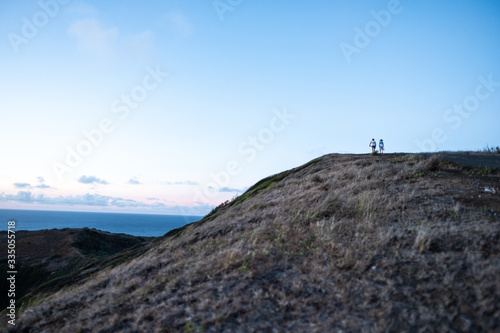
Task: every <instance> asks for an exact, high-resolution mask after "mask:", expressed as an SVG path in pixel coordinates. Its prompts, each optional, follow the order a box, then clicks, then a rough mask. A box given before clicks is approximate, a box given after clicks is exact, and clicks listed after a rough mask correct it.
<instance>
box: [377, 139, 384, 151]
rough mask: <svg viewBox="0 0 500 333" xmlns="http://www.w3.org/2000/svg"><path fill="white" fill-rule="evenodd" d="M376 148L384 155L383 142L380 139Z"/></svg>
mask: <svg viewBox="0 0 500 333" xmlns="http://www.w3.org/2000/svg"><path fill="white" fill-rule="evenodd" d="M378 147H379V148H380V153H381V154H383V153H384V140H382V139H380V142H379V143H378Z"/></svg>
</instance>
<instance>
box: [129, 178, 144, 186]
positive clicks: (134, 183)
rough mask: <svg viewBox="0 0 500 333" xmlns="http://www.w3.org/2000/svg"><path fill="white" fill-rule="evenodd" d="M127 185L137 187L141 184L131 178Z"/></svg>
mask: <svg viewBox="0 0 500 333" xmlns="http://www.w3.org/2000/svg"><path fill="white" fill-rule="evenodd" d="M127 184H130V185H139V184H141V182H140V181H139V180H137V178H136V177H132V178H130V179H129V181H128V182H127Z"/></svg>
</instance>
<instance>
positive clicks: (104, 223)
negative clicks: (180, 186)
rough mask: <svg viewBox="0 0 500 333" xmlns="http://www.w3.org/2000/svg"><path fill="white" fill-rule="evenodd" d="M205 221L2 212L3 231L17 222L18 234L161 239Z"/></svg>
mask: <svg viewBox="0 0 500 333" xmlns="http://www.w3.org/2000/svg"><path fill="white" fill-rule="evenodd" d="M202 218H203V217H202V216H180V215H149V214H119V213H84V212H57V211H41V210H13V209H0V230H7V226H8V222H9V221H15V222H16V228H15V230H16V231H19V230H43V229H63V228H85V227H88V228H95V229H98V230H103V231H109V232H113V233H123V234H129V235H134V236H153V237H158V236H163V235H164V234H166V233H167V232H169V231H170V230H172V229H175V228H179V227H182V226H184V225H186V224H188V223H191V222H195V221H199V220H201V219H202Z"/></svg>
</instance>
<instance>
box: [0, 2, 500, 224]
mask: <svg viewBox="0 0 500 333" xmlns="http://www.w3.org/2000/svg"><path fill="white" fill-rule="evenodd" d="M0 22H1V23H0V117H1V118H0V142H1V143H0V170H1V171H0V209H39V210H61V211H94V212H123V213H148V214H176V215H205V214H206V213H208V212H210V210H211V209H213V208H214V206H216V205H218V204H220V203H221V202H224V201H226V200H230V199H231V198H234V197H235V196H237V195H239V194H241V193H243V192H244V191H245V190H246V189H247V188H248V187H250V186H251V185H253V184H254V183H255V182H257V181H258V180H260V179H262V178H264V177H266V176H269V175H272V174H276V173H278V172H281V171H284V170H287V169H291V168H294V167H297V166H299V165H302V164H304V163H306V162H308V161H310V160H312V159H314V158H316V157H319V156H322V155H324V154H328V153H355V154H363V153H369V152H370V151H371V150H370V148H369V147H368V144H369V142H370V141H371V139H372V138H374V139H376V140H377V141H379V140H380V139H383V140H384V142H385V148H386V153H394V152H408V153H410V152H423V151H443V150H453V151H455V150H481V149H483V148H485V147H486V146H490V147H491V146H495V147H496V146H498V145H500V131H499V124H500V112H499V111H500V61H499V59H500V38H498V37H499V35H498V31H500V2H498V1H495V0H491V1H487V0H483V1H473V0H440V1H431V0H427V1H426V0H400V1H397V0H390V1H378V0H377V1H361V0H353V1H341V0H316V1H272V2H271V1H259V0H254V1H248V0H214V1H212V0H210V1H194V0H183V1H180V0H163V1H147V2H145V1H132V0H120V1H117V0H110V1H106V2H104V1H93V0H86V1H78V0H40V1H32V0H27V1H15V0H0Z"/></svg>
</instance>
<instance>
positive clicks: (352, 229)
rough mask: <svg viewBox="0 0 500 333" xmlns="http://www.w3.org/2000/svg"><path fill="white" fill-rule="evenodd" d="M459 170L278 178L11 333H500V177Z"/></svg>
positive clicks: (376, 165) (342, 164)
mask: <svg viewBox="0 0 500 333" xmlns="http://www.w3.org/2000/svg"><path fill="white" fill-rule="evenodd" d="M463 154H464V155H467V156H466V159H469V160H471V159H472V160H474V159H481V158H482V157H483V156H484V155H480V154H478V155H475V154H465V153H463ZM494 159H496V161H497V163H498V159H499V157H498V156H495V157H494ZM449 160H450V159H447V158H446V155H437V154H433V155H429V156H424V155H404V154H391V155H383V156H381V155H378V156H370V155H335V154H332V155H326V156H323V157H321V158H318V159H315V160H313V161H311V162H309V163H307V164H305V165H303V166H301V167H298V168H295V169H292V170H289V171H285V172H283V173H280V174H277V175H274V176H271V177H268V178H266V179H263V180H261V181H260V182H258V183H257V184H255V185H254V186H253V187H251V188H250V189H249V190H248V191H247V192H246V193H244V194H243V195H241V196H239V197H237V198H236V199H234V200H232V201H230V202H227V203H224V204H223V205H221V206H219V207H217V208H216V209H215V210H214V211H213V212H212V213H210V214H209V215H207V216H206V217H205V218H204V219H203V220H201V221H199V222H196V223H192V224H190V225H187V226H185V227H183V228H180V229H177V230H174V231H171V232H169V233H168V234H166V235H165V236H163V237H162V238H161V239H160V240H158V241H156V242H154V243H151V245H150V246H149V247H147V249H146V250H147V251H146V250H145V252H144V253H142V254H138V255H137V256H134V257H133V258H132V259H127V260H126V261H125V262H123V263H121V264H119V265H117V266H115V267H107V268H103V269H102V270H100V271H99V272H96V273H95V274H94V275H92V276H91V277H89V278H87V279H85V281H83V282H81V283H80V284H78V285H73V286H71V287H68V288H64V289H62V290H60V291H57V292H55V293H49V294H46V295H43V297H39V298H37V299H35V300H34V301H33V302H32V303H31V305H30V306H29V307H25V308H23V309H22V313H21V314H20V316H19V318H18V321H17V323H16V324H17V325H16V326H15V327H11V329H12V330H13V331H18V332H43V331H47V332H57V331H60V332H67V331H81V332H90V331H99V332H168V331H184V332H216V331H217V332H220V331H222V332H234V331H241V332H252V331H255V332H261V331H276V332H280V331H293V332H326V331H374V332H386V331H414V332H423V331H425V332H433V331H435V332H441V331H470V332H474V331H476V332H477V331H492V330H498V329H499V328H500V291H499V288H500V243H499V237H500V216H499V215H498V212H500V200H499V192H498V191H499V187H500V176H499V174H498V171H497V169H495V168H491V167H480V168H476V167H471V166H461V165H458V164H456V163H454V162H450V161H449Z"/></svg>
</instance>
